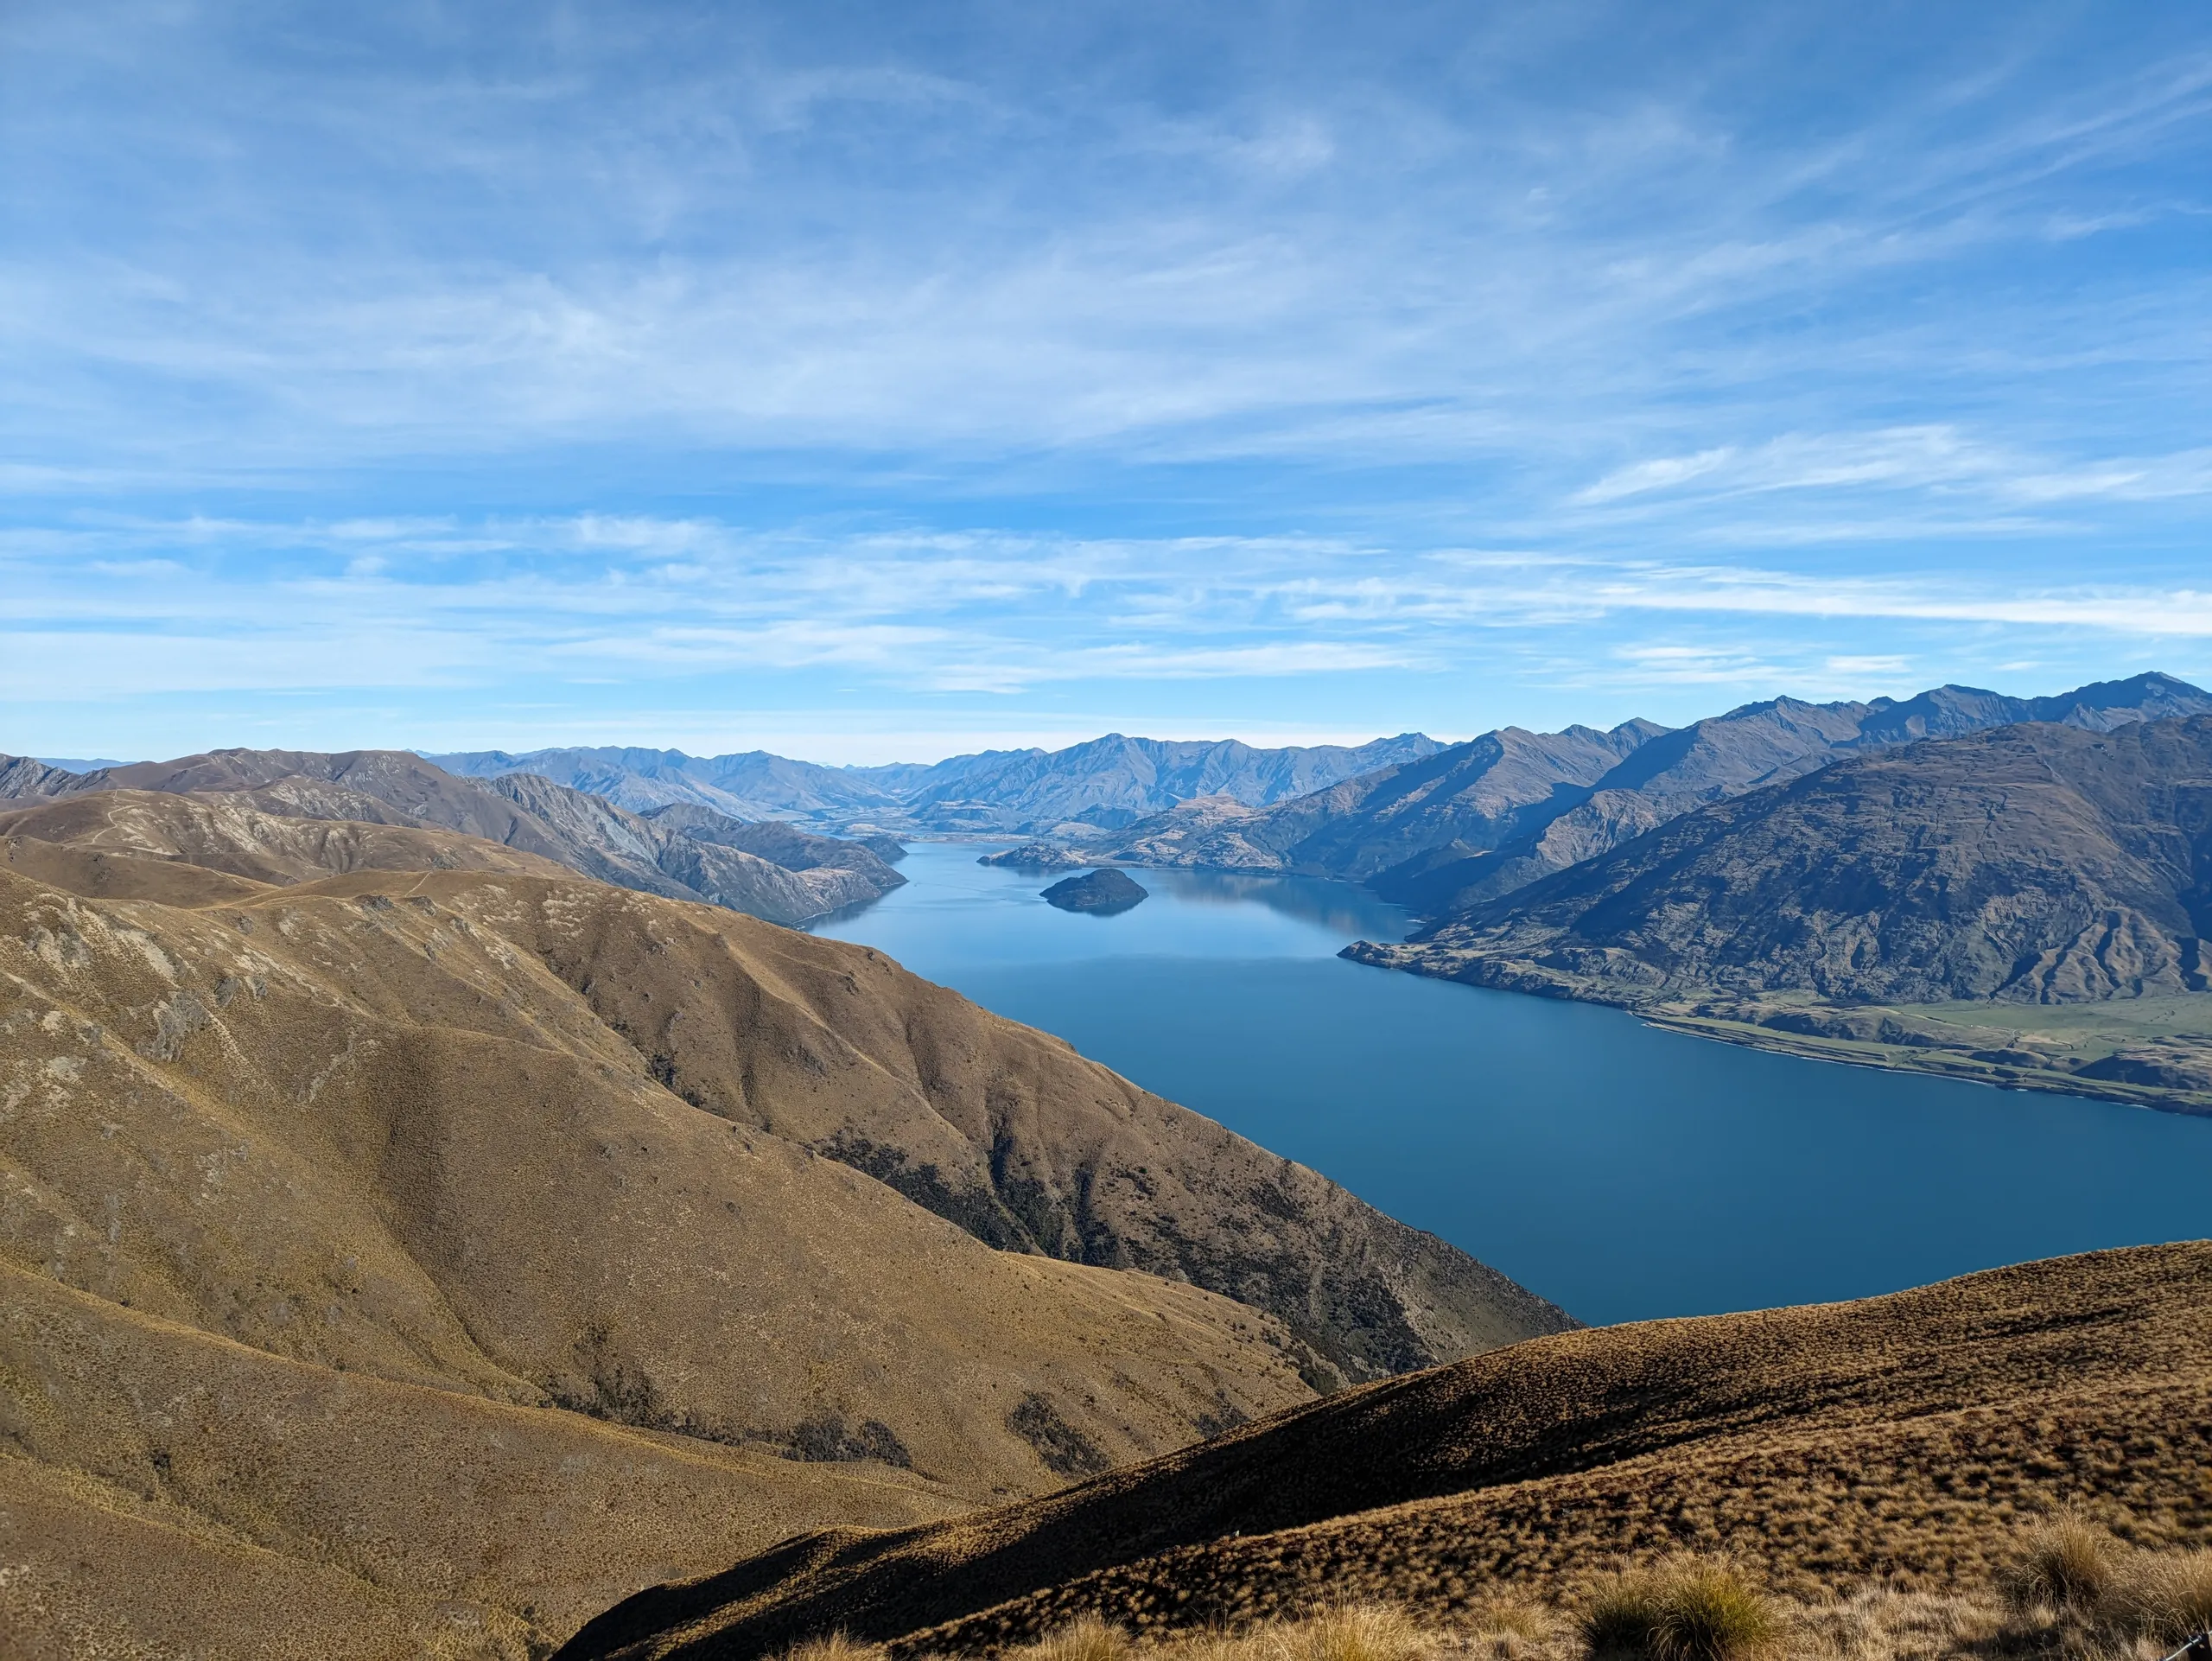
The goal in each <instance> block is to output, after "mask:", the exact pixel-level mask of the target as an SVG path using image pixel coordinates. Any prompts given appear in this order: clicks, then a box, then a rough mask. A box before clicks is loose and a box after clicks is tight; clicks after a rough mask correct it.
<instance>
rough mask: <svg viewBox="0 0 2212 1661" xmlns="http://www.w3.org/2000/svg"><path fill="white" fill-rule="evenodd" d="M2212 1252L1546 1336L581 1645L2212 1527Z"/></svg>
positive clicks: (849, 1540)
mask: <svg viewBox="0 0 2212 1661" xmlns="http://www.w3.org/2000/svg"><path fill="white" fill-rule="evenodd" d="M2208 1343H2212V1245H2205V1244H2191V1245H2180V1246H2165V1247H2147V1248H2142V1249H2139V1250H2133V1251H2115V1252H2104V1253H2098V1254H2094V1255H2092V1256H2088V1257H2075V1258H2065V1259H2058V1260H2055V1261H2052V1262H2050V1263H2033V1264H2028V1265H2024V1266H2023V1267H2020V1268H2017V1269H2009V1270H1997V1271H1993V1272H1991V1273H1987V1274H1982V1275H1975V1276H1967V1277H1966V1278H1964V1279H1961V1280H1958V1281H1953V1282H1946V1283H1944V1284H1942V1285H1940V1286H1935V1287H1930V1288H1927V1289H1921V1290H1917V1291H1913V1292H1906V1293H1900V1294H1897V1295H1892V1296H1889V1297H1883V1298H1874V1299H1869V1300H1866V1301H1861V1302H1856V1303H1847V1304H1835V1305H1827V1306H1819V1307H1814V1308H1800V1309H1784V1310H1775V1311H1770V1312H1765V1313H1761V1314H1746V1315H1726V1316H1713V1317H1705V1318H1700V1319H1694V1320H1682V1321H1656V1322H1649V1323H1644V1324H1641V1325H1637V1326H1630V1327H1611V1328H1605V1329H1601V1330H1598V1331H1591V1332H1580V1333H1564V1334H1560V1335H1558V1336H1555V1337H1549V1338H1542V1339H1537V1340H1531V1341H1529V1342H1528V1343H1525V1344H1521V1345H1517V1346H1514V1347H1512V1348H1511V1349H1508V1350H1503V1351H1499V1352H1495V1353H1492V1354H1490V1355H1485V1356H1481V1357H1478V1358H1475V1359H1472V1360H1469V1361H1465V1362H1461V1363H1459V1364H1458V1365H1452V1366H1448V1367H1442V1368H1438V1369H1435V1370H1433V1371H1427V1372H1424V1373H1420V1374H1416V1375H1414V1376H1413V1377H1410V1378H1402V1379H1396V1380H1392V1381H1389V1382H1387V1383H1383V1384H1374V1385H1370V1386H1368V1387H1367V1388H1365V1389H1363V1390H1359V1391H1352V1392H1348V1393H1346V1394H1344V1395H1340V1396H1337V1397H1331V1398H1329V1399H1327V1400H1325V1401H1323V1402H1319V1403H1314V1404H1313V1405H1311V1406H1308V1407H1303V1408H1294V1409H1290V1410H1285V1411H1284V1412H1282V1413H1280V1414H1278V1415H1277V1416H1274V1417H1273V1418H1272V1419H1269V1420H1267V1421H1265V1422H1260V1423H1256V1424H1254V1425H1250V1426H1247V1427H1245V1428H1243V1429H1241V1430H1238V1431H1236V1432H1234V1433H1232V1434H1230V1435H1227V1436H1224V1437H1221V1438H1218V1439H1217V1440H1215V1441H1210V1442H1207V1443H1205V1444H1203V1445H1200V1446H1198V1447H1195V1448H1189V1449H1185V1450H1183V1451H1181V1452H1179V1453H1176V1454H1169V1455H1167V1456H1166V1457H1164V1458H1161V1459H1159V1460H1155V1461H1152V1462H1150V1463H1149V1464H1147V1465H1144V1466H1141V1467H1134V1468H1131V1469H1128V1470H1125V1471H1117V1472H1113V1473H1108V1474H1106V1475H1104V1476H1103V1477H1101V1478H1098V1479H1096V1480H1094V1481H1091V1482H1089V1483H1086V1484H1084V1485H1082V1486H1078V1487H1075V1488H1071V1489H1069V1490H1067V1491H1065V1492H1062V1493H1058V1494H1055V1495H1052V1496H1049V1497H1046V1498H1045V1499H1037V1500H1032V1501H1028V1502H1025V1503H1023V1504H1020V1505H1011V1506H1007V1507H1005V1508H1002V1509H1001V1510H999V1511H992V1512H987V1513H983V1514H981V1515H979V1516H975V1517H968V1518H957V1519H954V1520H951V1521H949V1522H946V1523H943V1524H932V1525H928V1526H925V1527H921V1528H918V1529H912V1530H907V1531H899V1532H895V1533H891V1534H877V1533H865V1532H858V1531H849V1532H842V1533H840V1532H831V1533H826V1534H821V1535H816V1536H813V1537H806V1538H803V1539H799V1540H796V1541H793V1542H791V1543H786V1544H785V1545H784V1546H781V1547H779V1548H778V1549H777V1550H774V1551H772V1552H770V1553H767V1554H764V1555H763V1556H760V1557H757V1558H754V1559H752V1560H750V1561H748V1562H741V1563H739V1564H738V1565H737V1566H736V1567H734V1568H733V1569H729V1570H727V1571H725V1572H724V1573H722V1574H721V1575H716V1576H714V1577H711V1578H709V1579H707V1580H704V1581H696V1582H693V1583H691V1584H689V1585H684V1586H675V1587H670V1588H663V1589H661V1590H658V1591H655V1592H652V1593H647V1594H641V1595H640V1596H639V1597H638V1598H635V1599H632V1601H630V1602H629V1603H627V1604H626V1605H623V1606H620V1607H617V1608H616V1609H614V1610H613V1611H610V1612H609V1613H607V1615H605V1616H603V1617H601V1619H600V1620H597V1621H594V1623H592V1625H591V1626H588V1627H587V1628H586V1629H585V1630H584V1632H582V1634H580V1635H579V1637H578V1638H577V1639H575V1641H574V1642H573V1643H572V1644H571V1645H569V1649H568V1650H567V1651H565V1652H564V1653H565V1654H566V1655H568V1656H569V1657H572V1658H582V1657H615V1656H621V1657H639V1658H642V1657H647V1656H651V1657H671V1658H672V1657H678V1656H681V1657H685V1658H706V1657H721V1656H728V1657H744V1656H753V1655H759V1654H763V1653H767V1652H771V1651H775V1650H778V1649H779V1648H781V1647H783V1646H785V1645H787V1644H790V1643H791V1642H792V1641H794V1640H797V1639H803V1638H805V1637H808V1636H810V1635H815V1634H819V1633H822V1632H828V1631H830V1630H833V1629H842V1630H843V1631H846V1632H850V1633H853V1634H855V1635H856V1636H858V1637H860V1638H863V1639H883V1640H890V1641H892V1643H893V1648H894V1650H896V1651H899V1652H901V1653H912V1654H921V1653H925V1652H931V1651H946V1652H957V1651H965V1650H969V1649H974V1648H979V1647H981V1648H993V1647H998V1646H1003V1645H1008V1644H1017V1643H1020V1642H1022V1641H1025V1640H1027V1639H1033V1638H1035V1637H1037V1636H1038V1635H1039V1634H1041V1633H1043V1632H1048V1631H1051V1630H1052V1629H1054V1628H1056V1627H1058V1626H1062V1625H1064V1624H1065V1623H1066V1622H1067V1621H1068V1620H1071V1619H1073V1618H1076V1617H1078V1616H1081V1615H1084V1614H1096V1615H1099V1616H1103V1617H1104V1618H1105V1619H1106V1620H1109V1622H1112V1623H1114V1624H1116V1625H1117V1626H1122V1627H1125V1628H1128V1629H1129V1630H1132V1631H1136V1632H1173V1631H1178V1630H1183V1629H1189V1628H1194V1627H1204V1626H1210V1625H1215V1626H1225V1627H1230V1628H1236V1627H1240V1626H1245V1625H1247V1624H1249V1623H1250V1622H1253V1621H1255V1620H1264V1619H1268V1618H1276V1617H1282V1616H1287V1615H1294V1614H1296V1613H1299V1612H1300V1611H1302V1610H1305V1609H1307V1608H1310V1607H1313V1606H1314V1605H1315V1604H1317V1603H1321V1602H1326V1601H1342V1600H1346V1599H1351V1600H1375V1601H1389V1602H1390V1603H1392V1604H1395V1605H1396V1606H1399V1607H1403V1608H1406V1609H1408V1610H1411V1611H1413V1612H1414V1613H1415V1614H1417V1615H1419V1616H1421V1617H1422V1618H1424V1619H1427V1620H1439V1621H1445V1620H1453V1619H1455V1618H1463V1617H1467V1616H1471V1614H1473V1613H1475V1612H1478V1611H1479V1610H1482V1609H1484V1608H1486V1607H1491V1606H1493V1605H1495V1604H1496V1603H1497V1602H1498V1601H1500V1600H1501V1599H1508V1598H1513V1597H1535V1598H1540V1599H1541V1600H1543V1601H1547V1602H1548V1603H1550V1604H1554V1605H1570V1604H1572V1603H1573V1602H1574V1601H1576V1600H1578V1599H1581V1598H1586V1597H1587V1595H1588V1594H1590V1593H1591V1592H1592V1590H1593V1589H1595V1588H1596V1587H1597V1586H1598V1585H1599V1583H1600V1582H1601V1581H1604V1580H1605V1577H1606V1576H1608V1575H1611V1574H1613V1573H1614V1572H1616V1571H1617V1570H1618V1569H1621V1568H1623V1567H1626V1566H1633V1565H1635V1564H1637V1563H1639V1562H1659V1561H1662V1560H1663V1559H1665V1558H1667V1557H1669V1556H1672V1555H1674V1554H1676V1553H1679V1552H1681V1551H1683V1550H1704V1551H1726V1552H1730V1553H1732V1554H1735V1556H1737V1557H1738V1559H1739V1560H1740V1561H1742V1562H1744V1563H1745V1564H1746V1565H1747V1566H1748V1567H1749V1568H1750V1569H1752V1570H1753V1571H1755V1572H1756V1573H1757V1574H1758V1575H1759V1576H1760V1577H1761V1578H1762V1579H1763V1580H1764V1581H1766V1582H1767V1583H1768V1584H1769V1585H1770V1586H1771V1587H1773V1588H1775V1589H1776V1590H1777V1591H1778V1592H1780V1593H1782V1594H1785V1595H1794V1596H1797V1597H1800V1598H1819V1597H1823V1596H1828V1595H1847V1594H1853V1593H1856V1592H1858V1591H1859V1590H1860V1589H1862V1588H1864V1587H1866V1585H1867V1584H1868V1583H1869V1582H1872V1581H1882V1582H1884V1583H1885V1584H1887V1585H1890V1586H1891V1587H1892V1588H1903V1589H1905V1590H1914V1589H1919V1590H1924V1591H1927V1592H1929V1593H1931V1594H1950V1593H1954V1592H1956V1591H1957V1590H1958V1589H1959V1588H1962V1587H1964V1588H1971V1589H1973V1590H1976V1591H1980V1590H1983V1589H1986V1586H1987V1584H1988V1581H1989V1576H1990V1575H1991V1574H1992V1572H1993V1570H1994V1569H1995V1568H1996V1567H1997V1566H1998V1565H1999V1562H2001V1561H2002V1559H2003V1558H2004V1557H2005V1555H2006V1553H2007V1552H2008V1551H2009V1550H2011V1548H2012V1542H2013V1540H2014V1538H2015V1537H2016V1536H2017V1534H2018V1530H2019V1527H2020V1525H2021V1524H2022V1522H2023V1521H2024V1519H2025V1518H2028V1517H2029V1516H2031V1515H2032V1514H2034V1513H2037V1512H2038V1511H2042V1510H2044V1509H2045V1508H2048V1507H2050V1506H2051V1505H2057V1504H2073V1505H2081V1506H2083V1507H2087V1508H2089V1509H2091V1510H2092V1511H2095V1512H2098V1513H2100V1514H2104V1515H2107V1516H2109V1517H2110V1518H2113V1520H2114V1522H2115V1524H2117V1525H2119V1526H2120V1527H2123V1528H2125V1529H2126V1531H2127V1532H2128V1533H2129V1534H2130V1535H2131V1536H2132V1537H2134V1538H2137V1539H2139V1540H2142V1541H2145V1542H2149V1543H2202V1541H2203V1540H2204V1539H2205V1538H2206V1537H2207V1536H2208V1532H2212V1489H2208V1487H2207V1486H2206V1484H2205V1482H2204V1480H2203V1473H2204V1471H2205V1470H2206V1469H2207V1467H2208V1465H2212V1363H2208V1360H2207V1356H2208V1354H2209V1353H2212V1350H2208Z"/></svg>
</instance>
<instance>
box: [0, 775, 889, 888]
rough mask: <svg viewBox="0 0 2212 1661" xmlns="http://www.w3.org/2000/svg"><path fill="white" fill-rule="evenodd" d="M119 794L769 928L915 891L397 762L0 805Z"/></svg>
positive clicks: (1, 788) (108, 784) (845, 865)
mask: <svg viewBox="0 0 2212 1661" xmlns="http://www.w3.org/2000/svg"><path fill="white" fill-rule="evenodd" d="M118 790H123V791H132V792H166V793H174V794H184V795H190V796H194V797H195V798H199V799H203V800H206V801H209V802H213V801H217V800H225V801H230V802H232V803H235V804H237V805H239V806H241V807H243V808H246V809H250V810H251V811H257V812H259V813H262V814H264V815H269V816H274V817H277V818H295V819H312V820H343V821H349V822H353V823H356V824H387V825H393V826H398V827H405V828H409V829H412V830H418V831H422V830H436V831H457V832H459V833H460V834H461V835H462V836H464V837H474V838H480V839H482V840H485V841H489V842H494V843H500V844H502V845H504V846H506V847H509V848H512V849H514V850H518V852H520V853H524V854H530V855H535V856H537V857H539V858H541V859H543V860H547V861H550V862H553V863H554V864H557V865H561V866H565V867H567V868H568V869H570V870H574V871H579V872H582V874H583V875H587V876H589V877H592V878H594V879H595V880H597V881H602V882H611V883H613V884H615V885H616V886H618V887H620V888H636V889H639V890H640V891H642V892H644V893H647V894H664V895H666V896H668V897H670V898H671V899H683V900H702V901H707V902H708V903H709V904H713V905H718V906H726V907H729V908H730V909H731V910H734V911H742V912H745V913H747V914H748V915H751V916H756V917H765V918H766V919H768V920H770V921H772V922H780V923H798V922H804V921H806V920H809V919H811V918H816V917H820V916H823V915H825V914H827V913H830V912H833V911H836V910H839V909H841V908H842V907H847V906H851V905H857V904H860V903H861V902H863V901H868V900H873V899H876V898H879V897H880V895H882V894H885V893H887V892H888V891H889V890H890V889H892V888H896V887H898V886H899V884H900V883H901V882H903V881H905V879H904V878H903V877H901V876H899V875H898V873H897V872H895V871H893V870H892V869H890V868H889V866H887V864H885V863H884V862H883V861H882V860H880V858H878V857H877V856H875V855H874V854H873V853H871V852H869V851H868V850H866V849H863V848H860V847H858V846H857V845H855V844H842V846H843V847H845V848H849V849H850V852H849V853H841V852H839V851H838V850H837V849H836V848H832V847H830V846H829V843H830V840H831V839H829V838H826V837H815V838H811V839H810V841H808V842H806V843H798V842H794V841H792V840H791V838H779V837H778V835H777V834H776V833H775V832H774V831H767V832H761V833H753V834H754V835H755V836H756V837H757V839H758V840H760V843H762V845H765V846H772V847H779V848H783V849H784V850H785V851H787V852H790V853H791V854H793V855H794V856H796V857H798V858H799V859H801V860H802V863H799V864H797V865H786V864H785V863H784V862H782V861H780V860H779V859H778V858H777V857H775V856H773V855H772V854H771V855H768V856H763V855H761V854H760V853H756V852H753V851H749V850H747V848H745V847H744V846H742V845H741V844H742V843H745V842H746V840H747V835H748V831H747V827H746V826H743V825H741V824H738V823H737V822H736V821H734V820H731V819H728V818H727V817H726V816H723V815H720V814H716V813H714V812H713V811H711V810H706V809H699V808H696V807H693V808H691V809H690V810H689V813H690V817H689V818H686V819H684V820H683V821H681V822H669V823H664V824H658V823H655V822H654V821H652V820H650V819H647V818H642V817H640V816H639V815H638V814H635V813H632V812H629V811H626V810H625V809H623V808H620V807H617V806H615V805H613V803H611V802H609V801H607V800H605V799H601V798H600V797H597V796H594V795H591V794H589V793H588V792H583V791H580V790H572V789H569V788H568V787H566V786H562V785H557V784H555V783H553V782H552V781H551V780H546V779H542V778H538V777H537V776H535V775H533V774H528V773H513V774H506V775H503V776H501V777H499V778H496V779H491V780H473V779H461V778H456V777H454V775H453V774H451V773H446V772H445V771H443V770H442V768H439V767H435V766H433V765H431V764H430V763H429V762H427V761H425V760H423V759H422V758H421V757H419V756H416V755H413V754H409V753H407V752H405V751H401V750H358V751H351V752H347V753H345V754H335V755H326V754H317V753H310V752H303V751H290V750H219V751H215V752H213V753H212V754H207V755H198V756H188V757H185V758H183V759H182V760H176V761H149V762H141V763H138V764H137V765H134V766H131V767H116V768H109V769H105V770H104V771H101V772H98V773H88V774H82V775H79V774H73V773H60V772H58V771H56V770H54V769H52V768H46V767H41V766H40V765H39V764H37V763H28V764H26V763H25V762H24V760H23V759H22V758H21V757H16V758H10V760H8V761H7V762H6V763H4V764H0V799H5V798H7V797H13V798H14V799H18V800H25V801H31V800H43V799H57V798H61V797H67V796H75V795H80V794H87V793H97V792H110V791H118ZM717 838H721V840H717Z"/></svg>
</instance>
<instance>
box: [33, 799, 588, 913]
mask: <svg viewBox="0 0 2212 1661" xmlns="http://www.w3.org/2000/svg"><path fill="white" fill-rule="evenodd" d="M0 837H35V838H36V839H37V840H39V841H41V842H48V843H57V844H60V845H61V846H65V847H68V848H74V849H79V850H83V851H85V852H87V853H103V854H129V855H139V856H147V857H151V858H156V859H163V860H171V861H175V862H178V863H181V864H189V865H196V866H199V867H201V868H203V869H207V870H211V871H223V872H227V873H228V874H230V875H232V876H242V877H245V878H246V879H248V880H249V881H255V882H267V883H274V884H277V885H285V884H289V883H295V882H312V881H317V880H319V879H321V878H322V877H326V876H334V875H344V874H345V873H346V872H349V871H512V872H514V873H516V874H518V875H531V876H550V877H566V876H568V875H569V870H568V869H567V868H565V867H563V866H561V865H558V864H556V863H555V862H553V861H551V860H550V859H546V858H543V857H541V856H538V855H536V854H531V853H527V852H524V850H521V849H518V848H508V847H505V846H503V845H501V844H500V843H496V842H489V841H486V839H484V838H483V837H473V836H467V835H463V834H461V833H460V832H457V831H436V830H418V829H416V828H414V827H411V826H406V825H393V824H366V823H362V822H360V821H358V820H345V819H302V818H287V817H283V816H280V815H278V814H275V813H270V812H265V811H262V810H261V809H260V808H257V807H256V806H254V805H251V803H249V802H247V801H246V800H245V799H243V798H239V797H235V796H220V795H217V796H193V795H181V794H174V795H173V794H168V793H165V792H158V791H149V790H110V791H99V792H91V793H87V794H84V795H76V796H65V797H63V798H61V799H60V800H58V801H52V802H43V803H41V804H39V805H36V806H35V807H26V808H19V809H16V811H13V812H7V813H0ZM65 886H67V885H65ZM133 897H141V898H156V897H162V896H158V895H156V894H150V893H149V894H144V895H138V896H133Z"/></svg>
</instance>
